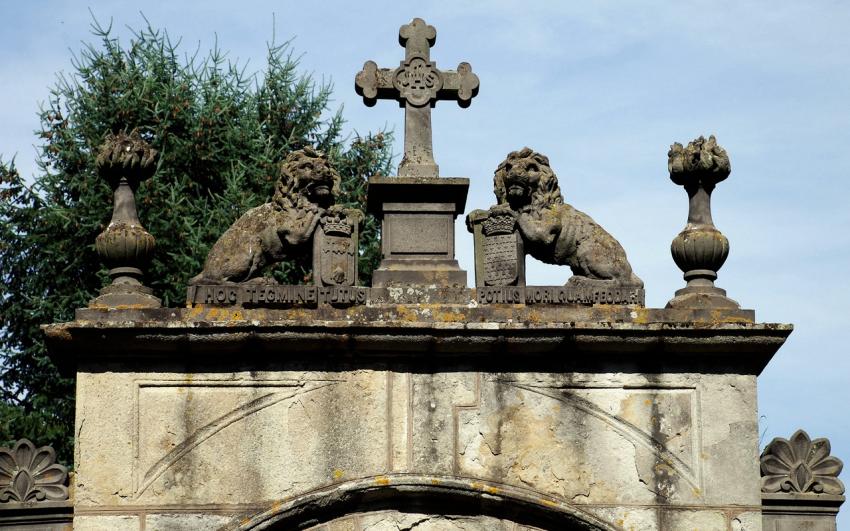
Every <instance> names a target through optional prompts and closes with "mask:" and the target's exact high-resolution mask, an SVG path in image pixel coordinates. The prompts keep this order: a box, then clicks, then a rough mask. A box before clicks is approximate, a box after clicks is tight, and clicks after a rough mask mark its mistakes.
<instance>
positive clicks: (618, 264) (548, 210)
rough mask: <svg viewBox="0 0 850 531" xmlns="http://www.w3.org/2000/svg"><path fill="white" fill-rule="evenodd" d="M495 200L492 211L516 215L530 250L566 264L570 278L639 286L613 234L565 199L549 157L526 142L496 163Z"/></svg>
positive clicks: (574, 281) (543, 258)
mask: <svg viewBox="0 0 850 531" xmlns="http://www.w3.org/2000/svg"><path fill="white" fill-rule="evenodd" d="M493 188H494V192H495V194H496V199H497V200H498V204H497V205H496V206H494V207H492V208H491V209H490V215H499V214H505V213H510V214H511V215H513V216H514V217H515V218H516V220H517V226H518V227H519V231H520V234H521V235H522V237H523V240H524V242H525V249H526V252H527V253H528V254H530V255H531V256H533V257H534V258H537V259H538V260H540V261H542V262H545V263H547V264H556V265H568V266H570V269H572V272H573V275H575V276H573V277H572V278H570V280H569V283H572V284H578V283H582V282H587V281H607V282H611V283H616V284H627V285H630V286H641V287H642V286H643V281H641V279H640V278H638V277H637V276H636V275H635V274H634V272H632V267H631V265H630V264H629V262H628V260H627V259H626V252H625V251H624V250H623V247H622V246H621V245H620V243H619V242H618V241H617V240H615V239H614V237H613V236H611V235H610V234H608V232H607V231H606V230H605V229H603V228H602V227H600V226H599V225H598V224H597V223H596V222H595V221H593V219H591V217H590V216H588V215H587V214H585V213H584V212H581V211H579V210H576V209H575V208H573V207H572V206H571V205H568V204H567V203H564V199H563V198H562V197H561V190H560V188H559V187H558V178H557V176H556V175H555V173H554V172H553V171H552V168H551V167H550V166H549V159H548V158H547V157H546V156H545V155H542V154H540V153H537V152H535V151H532V150H531V149H529V148H527V147H526V148H523V149H522V150H520V151H513V152H511V153H510V154H509V155H508V157H507V158H506V159H505V161H504V162H502V163H501V164H500V165H499V167H498V168H497V169H496V172H495V175H494V177H493Z"/></svg>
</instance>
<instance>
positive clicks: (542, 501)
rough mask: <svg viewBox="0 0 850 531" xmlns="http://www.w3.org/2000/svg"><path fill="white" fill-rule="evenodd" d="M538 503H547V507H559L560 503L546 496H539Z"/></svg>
mask: <svg viewBox="0 0 850 531" xmlns="http://www.w3.org/2000/svg"><path fill="white" fill-rule="evenodd" d="M540 503H542V504H543V505H548V506H549V507H559V506H560V504H559V503H558V502H555V501H552V500H550V499H548V498H540Z"/></svg>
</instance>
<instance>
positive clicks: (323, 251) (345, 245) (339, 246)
mask: <svg viewBox="0 0 850 531" xmlns="http://www.w3.org/2000/svg"><path fill="white" fill-rule="evenodd" d="M361 216H362V214H360V212H359V211H357V210H353V209H349V210H346V211H344V212H341V213H337V214H332V215H326V216H324V217H322V219H321V220H320V221H319V226H318V227H317V229H316V234H315V236H314V240H313V276H314V277H315V280H316V285H317V286H356V285H357V258H358V255H359V253H358V248H357V241H358V225H359V223H360V217H361Z"/></svg>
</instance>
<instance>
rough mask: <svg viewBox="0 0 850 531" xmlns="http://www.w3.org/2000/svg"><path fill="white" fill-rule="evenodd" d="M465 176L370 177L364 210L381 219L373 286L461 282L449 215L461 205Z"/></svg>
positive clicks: (452, 220)
mask: <svg viewBox="0 0 850 531" xmlns="http://www.w3.org/2000/svg"><path fill="white" fill-rule="evenodd" d="M468 189H469V179H463V178H446V177H432V178H425V177H419V178H413V177H372V178H371V179H369V196H368V208H369V212H371V213H372V214H374V215H375V216H376V217H377V218H378V219H380V220H381V253H382V255H383V259H382V260H381V264H380V266H378V269H376V270H375V271H374V272H373V273H372V285H373V286H375V287H394V286H405V285H412V286H435V287H457V288H465V287H466V271H464V270H463V269H461V268H460V266H459V265H458V262H457V260H456V259H455V219H456V218H457V216H458V215H459V214H462V213H463V210H464V208H465V207H466V193H467V191H468Z"/></svg>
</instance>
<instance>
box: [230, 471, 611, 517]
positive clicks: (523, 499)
mask: <svg viewBox="0 0 850 531" xmlns="http://www.w3.org/2000/svg"><path fill="white" fill-rule="evenodd" d="M353 515H357V516H353ZM360 519H362V520H363V521H368V522H370V524H369V525H371V522H376V521H379V520H385V521H386V523H387V524H393V523H395V524H397V525H398V527H388V529H398V528H406V527H409V526H410V525H411V523H416V525H417V526H421V528H422V529H423V530H424V529H452V526H454V528H456V529H468V530H476V529H482V530H484V529H487V530H491V529H495V530H498V529H505V530H510V531H514V530H516V531H523V530H529V531H532V530H558V531H573V530H574V531H618V530H619V528H618V527H616V526H614V525H613V524H611V523H609V522H605V521H603V520H601V519H599V518H598V517H596V516H594V515H592V514H590V513H588V512H585V511H583V510H581V509H579V508H577V507H576V506H574V505H570V504H567V503H564V502H563V501H560V500H558V499H556V498H552V497H550V496H547V495H544V494H540V493H537V492H535V491H532V490H529V489H523V488H519V487H515V486H510V485H504V484H500V483H494V482H491V481H481V480H476V479H469V478H458V477H453V476H419V475H407V474H395V475H386V476H375V477H370V478H363V479H357V480H353V481H348V482H345V483H339V484H336V485H333V486H329V487H325V488H323V489H319V490H316V491H313V492H311V493H308V494H305V495H303V496H299V497H297V498H294V499H291V500H287V501H285V502H275V503H272V504H270V506H269V508H268V509H266V510H264V511H262V512H260V513H257V514H254V515H252V516H249V517H248V518H246V519H243V520H242V521H241V522H239V524H236V525H232V526H227V527H225V528H224V530H228V531H231V530H232V531H256V530H282V529H286V530H315V531H325V530H328V531H330V530H332V529H334V527H332V526H331V525H330V524H333V523H334V522H338V521H346V523H349V526H347V527H346V528H347V529H350V528H351V527H350V525H351V524H350V522H357V521H360ZM423 523H424V524H426V525H422V524H423ZM461 524H462V525H461ZM429 525H433V527H428V526H429ZM224 530H223V531H224ZM358 531H359V530H358Z"/></svg>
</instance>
